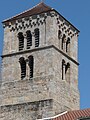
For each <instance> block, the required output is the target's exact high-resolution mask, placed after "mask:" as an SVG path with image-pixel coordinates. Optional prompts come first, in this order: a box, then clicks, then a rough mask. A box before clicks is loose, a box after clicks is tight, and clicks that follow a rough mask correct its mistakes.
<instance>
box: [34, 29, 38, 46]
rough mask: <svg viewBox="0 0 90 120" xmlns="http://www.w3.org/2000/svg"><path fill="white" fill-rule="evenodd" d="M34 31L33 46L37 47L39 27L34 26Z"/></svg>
mask: <svg viewBox="0 0 90 120" xmlns="http://www.w3.org/2000/svg"><path fill="white" fill-rule="evenodd" d="M34 32H35V47H38V46H39V29H38V28H36V29H35V30H34Z"/></svg>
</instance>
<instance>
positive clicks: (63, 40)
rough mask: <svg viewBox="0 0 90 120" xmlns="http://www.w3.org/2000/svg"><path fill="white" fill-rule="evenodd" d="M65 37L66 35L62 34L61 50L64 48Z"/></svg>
mask: <svg viewBox="0 0 90 120" xmlns="http://www.w3.org/2000/svg"><path fill="white" fill-rule="evenodd" d="M65 38H66V35H65V34H63V37H62V50H63V49H64V44H65Z"/></svg>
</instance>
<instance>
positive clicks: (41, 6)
mask: <svg viewBox="0 0 90 120" xmlns="http://www.w3.org/2000/svg"><path fill="white" fill-rule="evenodd" d="M50 10H52V8H51V7H49V6H47V5H46V4H44V3H43V2H41V3H39V4H38V5H36V6H35V7H33V8H32V9H29V10H27V11H24V12H23V13H21V14H19V15H16V16H14V17H12V18H10V19H7V20H5V21H3V22H9V21H13V20H17V19H20V18H24V17H27V16H32V15H37V14H40V13H44V12H47V11H50Z"/></svg>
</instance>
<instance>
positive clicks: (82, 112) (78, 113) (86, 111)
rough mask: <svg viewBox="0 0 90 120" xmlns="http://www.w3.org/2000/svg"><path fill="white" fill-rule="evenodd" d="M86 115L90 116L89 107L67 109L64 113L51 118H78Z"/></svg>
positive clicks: (71, 119) (62, 119)
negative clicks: (73, 109)
mask: <svg viewBox="0 0 90 120" xmlns="http://www.w3.org/2000/svg"><path fill="white" fill-rule="evenodd" d="M86 117H90V109H84V110H75V111H69V112H67V113H66V114H63V115H60V116H58V117H56V118H53V119H52V120H78V119H80V118H86ZM80 120H81V119H80Z"/></svg>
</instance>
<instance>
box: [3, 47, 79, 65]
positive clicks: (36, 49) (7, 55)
mask: <svg viewBox="0 0 90 120" xmlns="http://www.w3.org/2000/svg"><path fill="white" fill-rule="evenodd" d="M50 48H54V49H55V50H57V51H58V52H60V53H61V54H63V55H64V56H65V57H67V58H68V59H70V60H71V61H72V62H74V63H75V64H76V65H79V63H78V62H77V61H76V60H74V59H73V58H71V57H70V56H69V55H67V54H66V53H64V52H63V51H62V50H59V49H58V48H57V47H56V46H54V45H49V46H44V47H39V48H34V49H30V50H24V51H19V52H16V53H10V54H6V55H2V56H1V57H2V58H4V57H11V56H14V55H20V54H24V53H28V52H34V51H38V50H44V49H50Z"/></svg>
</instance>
